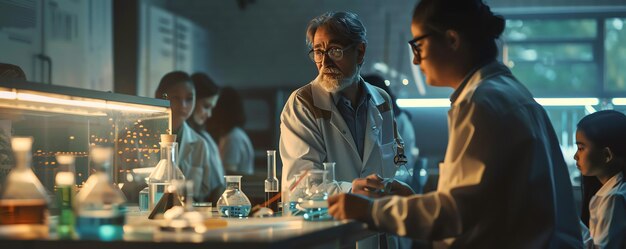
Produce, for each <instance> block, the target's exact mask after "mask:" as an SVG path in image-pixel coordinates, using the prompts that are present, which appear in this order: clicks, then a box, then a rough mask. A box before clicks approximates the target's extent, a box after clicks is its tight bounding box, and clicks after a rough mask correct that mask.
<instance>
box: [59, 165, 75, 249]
mask: <svg viewBox="0 0 626 249" xmlns="http://www.w3.org/2000/svg"><path fill="white" fill-rule="evenodd" d="M56 157H57V162H58V163H59V172H58V173H57V174H56V176H55V185H56V200H57V207H58V208H59V221H58V224H57V235H58V237H59V239H74V238H75V231H74V225H75V223H76V217H75V214H74V202H75V201H74V198H75V196H74V194H75V193H74V188H75V186H76V180H75V179H74V172H75V171H74V156H72V155H57V156H56Z"/></svg>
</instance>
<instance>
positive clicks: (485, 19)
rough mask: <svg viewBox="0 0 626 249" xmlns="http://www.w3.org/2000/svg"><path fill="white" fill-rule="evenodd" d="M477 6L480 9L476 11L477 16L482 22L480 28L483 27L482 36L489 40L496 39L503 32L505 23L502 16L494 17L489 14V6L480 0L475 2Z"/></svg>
mask: <svg viewBox="0 0 626 249" xmlns="http://www.w3.org/2000/svg"><path fill="white" fill-rule="evenodd" d="M477 2H478V5H479V6H480V7H478V8H479V11H478V15H480V18H479V20H481V21H482V24H483V25H481V26H483V27H485V29H484V32H485V33H484V34H485V36H486V37H488V38H490V39H498V37H500V35H501V34H502V32H504V26H505V21H504V18H503V17H502V16H499V15H494V14H493V12H491V9H490V8H489V6H487V5H486V4H485V3H483V1H482V0H477Z"/></svg>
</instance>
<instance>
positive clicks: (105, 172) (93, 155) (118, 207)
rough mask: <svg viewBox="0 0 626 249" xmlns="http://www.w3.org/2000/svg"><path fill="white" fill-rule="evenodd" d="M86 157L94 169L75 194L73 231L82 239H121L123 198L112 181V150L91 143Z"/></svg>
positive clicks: (124, 207)
mask: <svg viewBox="0 0 626 249" xmlns="http://www.w3.org/2000/svg"><path fill="white" fill-rule="evenodd" d="M89 156H90V159H91V162H92V164H93V168H94V169H95V170H96V172H95V173H93V174H92V175H91V176H89V178H88V179H87V182H85V184H84V185H83V188H82V189H81V191H80V192H79V193H78V195H77V196H76V201H77V206H76V214H77V221H76V232H77V233H78V235H79V237H80V239H82V240H103V241H112V240H121V239H122V236H123V233H124V230H123V226H124V224H125V222H126V216H125V215H126V205H125V203H126V198H125V197H124V194H123V193H122V191H121V190H120V189H118V188H117V187H115V185H113V182H112V180H111V159H112V156H113V149H112V148H110V147H98V146H94V147H92V148H91V151H90V155H89Z"/></svg>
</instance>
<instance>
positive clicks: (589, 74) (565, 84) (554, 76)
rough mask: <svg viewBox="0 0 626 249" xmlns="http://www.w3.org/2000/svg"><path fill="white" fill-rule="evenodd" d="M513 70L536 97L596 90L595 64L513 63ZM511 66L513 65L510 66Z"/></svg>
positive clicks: (586, 93) (585, 92) (588, 92)
mask: <svg viewBox="0 0 626 249" xmlns="http://www.w3.org/2000/svg"><path fill="white" fill-rule="evenodd" d="M512 65H513V67H512V68H511V70H512V71H513V75H515V77H517V79H519V80H520V81H521V82H522V83H523V84H524V85H526V86H527V87H528V89H530V91H531V92H533V94H535V96H537V95H539V94H557V95H558V94H562V93H563V91H564V90H566V91H567V93H580V94H584V95H589V94H592V92H590V91H591V90H595V89H596V88H597V87H596V85H597V84H596V79H597V78H596V77H597V69H596V66H595V64H593V63H560V64H551V65H546V64H543V63H513V64H512ZM509 66H511V65H509Z"/></svg>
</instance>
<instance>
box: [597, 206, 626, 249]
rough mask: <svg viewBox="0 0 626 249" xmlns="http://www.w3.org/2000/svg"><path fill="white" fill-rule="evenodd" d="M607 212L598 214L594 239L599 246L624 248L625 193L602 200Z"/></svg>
mask: <svg viewBox="0 0 626 249" xmlns="http://www.w3.org/2000/svg"><path fill="white" fill-rule="evenodd" d="M602 206H603V207H599V208H598V210H604V211H605V213H604V214H601V215H598V221H597V224H596V226H595V227H597V228H601V229H600V230H599V231H595V233H594V237H593V241H594V243H595V246H596V247H597V248H602V249H613V248H615V249H618V248H620V249H623V248H625V247H626V244H624V243H626V239H625V237H624V236H626V199H624V196H623V195H609V196H607V198H606V199H605V200H604V201H603V202H602Z"/></svg>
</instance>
